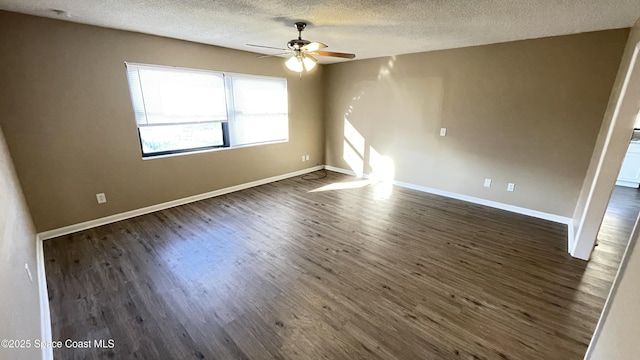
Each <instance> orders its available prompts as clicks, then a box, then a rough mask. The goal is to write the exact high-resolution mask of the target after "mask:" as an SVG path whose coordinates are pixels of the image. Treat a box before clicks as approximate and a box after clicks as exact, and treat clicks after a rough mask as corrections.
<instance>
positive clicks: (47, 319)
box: [36, 235, 53, 360]
mask: <svg viewBox="0 0 640 360" xmlns="http://www.w3.org/2000/svg"><path fill="white" fill-rule="evenodd" d="M36 266H37V268H38V295H39V298H40V340H42V341H44V342H47V343H50V342H51V312H50V311H49V291H48V290H47V275H46V273H45V266H44V249H43V242H42V239H41V238H40V236H38V235H36ZM42 359H43V360H52V359H53V348H51V347H50V346H43V347H42Z"/></svg>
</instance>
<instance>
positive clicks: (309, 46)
mask: <svg viewBox="0 0 640 360" xmlns="http://www.w3.org/2000/svg"><path fill="white" fill-rule="evenodd" d="M326 47H327V45H325V44H323V43H321V42H317V41H314V42H312V43H309V44H307V45H305V46H303V47H302V48H303V49H304V50H307V51H317V50H320V49H324V48H326Z"/></svg>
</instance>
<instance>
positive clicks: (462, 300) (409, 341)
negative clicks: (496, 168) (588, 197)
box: [44, 172, 637, 360]
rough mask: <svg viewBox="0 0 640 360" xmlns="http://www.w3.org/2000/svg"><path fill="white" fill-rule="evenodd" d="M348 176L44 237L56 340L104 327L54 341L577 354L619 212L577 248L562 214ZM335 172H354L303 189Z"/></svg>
mask: <svg viewBox="0 0 640 360" xmlns="http://www.w3.org/2000/svg"><path fill="white" fill-rule="evenodd" d="M355 181H357V180H356V179H354V178H351V177H347V176H344V175H340V174H336V173H332V172H329V173H328V176H327V177H326V178H324V179H321V180H314V181H308V180H303V179H301V178H292V179H288V180H284V181H279V182H276V183H272V184H268V185H264V186H260V187H257V188H252V189H248V190H243V191H240V192H236V193H233V194H228V195H224V196H220V197H217V198H212V199H208V200H205V201H200V202H197V203H193V204H189V205H184V206H180V207H176V208H172V209H168V210H164V211H160V212H157V213H153V214H149V215H144V216H140V217H137V218H134V219H130V220H126V221H121V222H118V223H114V224H111V225H106V226H102V227H99V228H95V229H91V230H87V231H83V232H79V233H76V234H72V235H68V236H64V237H60V238H57V239H54V240H48V241H46V242H45V245H44V250H45V259H46V271H47V281H48V287H49V297H50V305H51V316H52V324H53V339H54V340H57V339H68V338H70V339H74V340H94V339H113V340H114V342H115V347H114V348H113V349H96V348H92V349H65V348H63V349H56V350H55V351H54V354H55V357H56V358H57V359H93V358H117V359H563V360H568V359H582V357H583V355H584V353H585V351H586V348H587V345H588V343H589V340H590V338H591V335H592V333H593V330H594V328H595V325H596V322H597V320H598V317H599V314H600V312H601V310H602V307H603V305H604V301H605V298H606V296H607V293H608V291H609V288H610V286H611V282H612V279H613V276H614V275H615V271H616V269H617V267H618V263H619V261H620V257H621V254H622V251H623V247H624V241H626V239H622V238H624V237H625V236H626V237H627V238H628V234H627V233H626V232H625V233H622V231H620V230H617V229H618V226H617V225H616V224H615V221H613V220H611V219H615V218H619V217H620V218H624V217H625V216H623V215H620V214H622V213H624V211H623V210H620V211H619V212H618V213H616V212H611V213H610V214H608V217H609V218H608V219H609V220H608V221H609V222H610V223H611V225H606V226H603V233H602V235H601V237H600V244H599V246H598V247H597V248H596V253H595V254H594V256H593V260H592V261H591V262H589V263H587V262H584V261H581V260H577V259H572V258H571V257H570V256H569V255H568V254H567V251H566V246H567V245H566V226H563V225H559V224H555V223H551V222H547V221H543V220H538V219H534V218H530V217H526V216H521V215H517V214H513V213H509V212H505V211H501V210H496V209H492V208H487V207H483V206H479V205H473V204H469V203H464V202H461V201H457V200H452V199H447V198H443V197H438V196H433V195H429V194H424V193H420V192H417V191H413V190H408V189H403V188H398V187H393V188H391V189H389V188H385V187H384V186H383V185H366V186H362V185H364V184H363V183H362V182H355ZM343 182H346V183H349V184H352V185H358V186H343V187H344V188H343V189H333V190H326V191H315V192H310V191H311V190H314V189H318V188H320V187H322V186H325V185H330V184H334V183H343ZM624 190H628V189H624ZM621 197H622V198H623V200H624V198H626V197H625V195H624V194H623V195H621ZM614 198H615V197H614ZM627 212H628V211H627ZM636 214H637V212H636ZM634 219H635V217H634ZM621 223H622V222H621ZM627 225H628V224H625V225H624V226H627ZM625 231H626V230H625ZM628 232H629V233H630V229H629V230H628Z"/></svg>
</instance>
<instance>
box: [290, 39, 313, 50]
mask: <svg viewBox="0 0 640 360" xmlns="http://www.w3.org/2000/svg"><path fill="white" fill-rule="evenodd" d="M309 44H311V41H309V40H302V39H293V40H290V41H289V42H288V43H287V47H288V48H289V49H291V50H299V49H300V48H302V47H303V46H305V45H309Z"/></svg>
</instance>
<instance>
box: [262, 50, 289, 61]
mask: <svg viewBox="0 0 640 360" xmlns="http://www.w3.org/2000/svg"><path fill="white" fill-rule="evenodd" d="M289 54H291V51H287V52H283V53H279V54H272V55H260V56H257V58H258V59H262V58H266V57H272V56H281V55H289Z"/></svg>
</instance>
